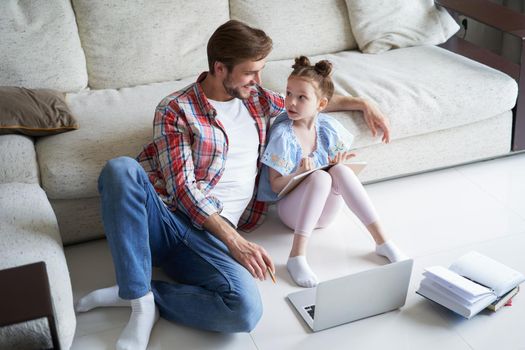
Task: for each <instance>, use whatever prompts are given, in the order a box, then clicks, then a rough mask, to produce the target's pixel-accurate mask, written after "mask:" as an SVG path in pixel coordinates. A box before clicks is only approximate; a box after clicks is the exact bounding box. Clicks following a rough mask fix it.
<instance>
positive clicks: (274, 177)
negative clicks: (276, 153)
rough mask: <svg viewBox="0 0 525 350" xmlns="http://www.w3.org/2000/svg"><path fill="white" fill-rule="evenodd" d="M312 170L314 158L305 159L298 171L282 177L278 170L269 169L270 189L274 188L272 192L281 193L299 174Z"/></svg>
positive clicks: (302, 160)
mask: <svg viewBox="0 0 525 350" xmlns="http://www.w3.org/2000/svg"><path fill="white" fill-rule="evenodd" d="M310 169H312V158H308V157H307V158H303V159H301V164H300V165H299V167H298V168H297V170H296V171H295V172H293V173H291V174H289V175H281V174H279V172H278V171H277V170H274V169H272V168H270V167H269V168H268V175H269V178H270V187H271V188H272V191H273V192H275V193H279V192H281V190H282V189H283V188H284V186H286V184H287V183H288V182H289V181H290V180H291V179H292V178H293V177H294V176H297V175H299V174H302V173H304V172H305V171H308V170H310Z"/></svg>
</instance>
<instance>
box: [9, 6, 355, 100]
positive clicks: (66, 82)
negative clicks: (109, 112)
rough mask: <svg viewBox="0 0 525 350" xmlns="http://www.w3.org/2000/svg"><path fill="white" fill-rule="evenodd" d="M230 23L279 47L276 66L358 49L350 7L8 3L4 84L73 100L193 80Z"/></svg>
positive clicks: (274, 53)
mask: <svg viewBox="0 0 525 350" xmlns="http://www.w3.org/2000/svg"><path fill="white" fill-rule="evenodd" d="M230 18H232V19H238V20H241V21H244V22H246V23H248V24H250V25H252V26H254V27H258V28H261V29H263V30H265V31H266V32H267V33H268V34H269V35H270V36H271V37H272V38H273V40H274V50H273V52H272V53H271V54H270V57H269V60H280V59H289V58H293V57H295V56H298V55H300V54H305V55H310V56H311V55H317V54H322V53H331V52H338V51H342V50H348V49H354V48H356V42H355V39H354V37H353V35H352V30H351V28H350V22H349V18H348V11H347V10H346V4H345V0H309V1H301V0H287V1H279V0H265V1H260V0H199V1H187V0H184V1H182V0H148V1H145V0H131V1H130V0H104V1H102V0H98V1H92V0H46V1H24V2H19V1H17V0H2V1H0V33H1V35H2V37H1V39H2V40H1V42H0V46H1V50H0V85H14V86H24V87H29V88H36V87H39V88H51V89H56V90H60V91H64V92H72V91H78V90H81V89H83V88H85V87H87V86H88V85H89V87H90V88H92V89H105V88H122V87H130V86H136V85H142V84H148V83H154V82H162V81H173V80H178V79H182V78H186V77H189V76H195V75H197V74H199V73H200V72H202V71H205V70H207V69H208V68H207V58H206V44H207V41H208V39H209V37H210V36H211V34H212V33H213V31H214V30H215V29H216V28H217V27H218V26H219V25H221V24H222V23H224V22H226V21H227V20H228V19H230Z"/></svg>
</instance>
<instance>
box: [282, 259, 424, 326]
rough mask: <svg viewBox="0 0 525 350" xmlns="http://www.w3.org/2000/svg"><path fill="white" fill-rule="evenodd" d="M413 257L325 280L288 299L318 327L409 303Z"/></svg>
mask: <svg viewBox="0 0 525 350" xmlns="http://www.w3.org/2000/svg"><path fill="white" fill-rule="evenodd" d="M413 264H414V261H413V260H412V259H409V260H404V261H400V262H397V263H392V264H388V265H384V266H380V267H376V268H373V269H371V270H366V271H361V272H358V273H355V274H352V275H349V276H345V277H341V278H337V279H333V280H330V281H325V282H321V283H319V284H318V285H317V287H316V288H309V289H305V290H302V291H299V292H295V293H291V294H289V295H288V299H289V300H290V302H291V303H292V305H293V306H294V307H295V308H296V309H297V311H298V312H299V314H300V315H301V316H302V317H303V319H304V320H305V321H306V323H307V324H308V326H310V328H311V329H312V330H313V331H314V332H317V331H321V330H323V329H326V328H330V327H335V326H338V325H341V324H343V323H348V322H352V321H355V320H359V319H362V318H365V317H369V316H373V315H377V314H381V313H384V312H387V311H391V310H394V309H397V308H400V307H401V306H403V305H405V301H406V297H407V292H408V285H409V283H410V275H411V273H412V266H413Z"/></svg>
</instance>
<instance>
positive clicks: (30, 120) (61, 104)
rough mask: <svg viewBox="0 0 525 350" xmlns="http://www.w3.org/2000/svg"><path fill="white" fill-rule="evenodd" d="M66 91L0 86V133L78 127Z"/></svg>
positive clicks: (47, 132) (45, 132)
mask: <svg viewBox="0 0 525 350" xmlns="http://www.w3.org/2000/svg"><path fill="white" fill-rule="evenodd" d="M64 97H65V96H64V94H63V93H61V92H58V91H55V90H50V89H26V88H21V87H14V86H3V87H2V86H0V134H12V133H18V134H24V135H29V136H46V135H53V134H59V133H61V132H65V131H69V130H75V129H78V125H77V121H76V120H75V117H74V116H73V115H72V114H71V111H70V110H69V107H68V106H67V104H66V101H65V100H64Z"/></svg>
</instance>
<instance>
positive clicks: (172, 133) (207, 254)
mask: <svg viewBox="0 0 525 350" xmlns="http://www.w3.org/2000/svg"><path fill="white" fill-rule="evenodd" d="M207 49H208V64H209V72H205V73H202V74H201V75H200V76H199V78H198V79H197V82H196V83H194V84H192V85H190V86H188V87H186V88H184V89H182V90H180V91H178V92H176V93H174V94H172V95H169V96H167V97H166V98H164V99H163V100H162V101H161V102H160V104H159V105H158V106H157V109H156V112H155V118H154V126H153V131H154V137H153V141H152V142H151V143H150V144H149V145H147V146H145V147H144V150H143V152H142V153H141V154H140V155H139V156H138V157H137V160H134V159H131V158H127V157H120V158H116V159H112V160H110V161H109V162H108V163H107V165H106V166H105V167H104V169H103V170H102V172H101V175H100V178H99V191H100V194H101V203H102V219H103V222H104V228H105V231H106V236H107V239H108V242H109V246H110V249H111V254H112V257H113V261H114V264H115V271H116V277H117V286H113V287H110V288H105V289H100V290H96V291H94V292H92V293H90V294H88V295H87V296H85V297H84V298H82V299H81V300H80V301H79V303H78V305H77V311H79V312H82V311H87V310H90V309H92V308H94V307H99V306H129V305H131V307H132V314H131V317H130V321H129V323H128V325H127V326H126V327H125V329H124V331H123V333H122V334H121V336H120V338H119V340H118V343H117V348H120V349H128V348H129V349H131V348H133V349H145V348H146V346H147V343H148V340H149V335H150V332H151V329H152V327H153V325H154V323H155V321H156V320H157V318H158V314H159V311H160V314H161V315H162V316H163V317H164V318H166V319H169V320H173V321H176V322H179V323H182V324H185V325H188V326H192V327H196V328H200V329H206V330H212V331H218V332H249V331H251V330H252V329H253V328H254V327H255V325H256V324H257V322H258V320H259V319H260V317H261V314H262V305H261V300H260V296H259V293H258V290H257V286H256V284H255V281H254V279H253V278H252V276H253V277H255V278H258V279H261V280H263V279H265V278H266V271H267V269H269V270H271V271H275V269H274V265H273V262H272V259H271V258H270V256H269V255H268V253H267V252H266V251H265V250H264V248H263V247H261V246H259V245H257V244H254V243H252V242H249V241H248V240H246V239H245V238H244V237H242V236H241V235H240V234H239V233H238V232H237V228H239V229H244V230H251V229H253V228H255V227H256V226H258V225H259V224H260V223H261V221H262V220H263V218H264V215H265V212H266V209H267V208H266V204H265V203H262V202H257V201H255V193H256V186H257V179H258V169H259V165H260V164H259V162H258V158H259V155H261V154H262V152H263V151H264V143H265V139H266V131H267V130H268V128H269V121H270V119H271V118H273V117H275V116H277V115H279V114H280V113H281V112H283V110H284V97H283V96H281V95H279V94H277V93H274V92H272V91H269V90H266V89H263V88H262V87H261V86H260V83H261V71H262V69H263V68H264V65H265V61H266V57H267V56H268V54H269V53H270V51H271V49H272V40H271V39H270V38H269V37H268V36H267V35H266V34H265V33H264V32H263V31H262V30H258V29H254V28H251V27H249V26H247V25H245V24H244V23H241V22H239V21H234V20H232V21H228V22H226V23H225V24H223V25H222V26H220V27H219V28H218V29H217V30H216V31H215V33H214V34H213V35H212V36H211V38H210V40H209V42H208V48H207ZM333 110H362V111H363V112H364V117H365V119H366V122H367V124H368V125H369V127H370V128H371V130H372V132H373V134H374V135H375V133H376V132H377V128H379V129H382V131H383V141H384V142H388V141H389V130H388V124H387V120H386V119H385V118H384V116H383V115H382V114H381V113H380V112H379V110H378V109H377V108H376V107H375V106H374V105H372V104H371V103H369V102H366V101H363V100H361V99H357V98H352V97H343V96H334V98H333V99H332V101H331V103H330V104H329V105H328V108H327V111H333ZM152 266H159V267H161V268H162V269H163V270H164V271H165V272H166V273H167V275H168V276H170V277H171V278H173V279H174V280H175V281H176V283H168V282H163V281H151V269H152ZM157 307H158V310H157Z"/></svg>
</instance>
